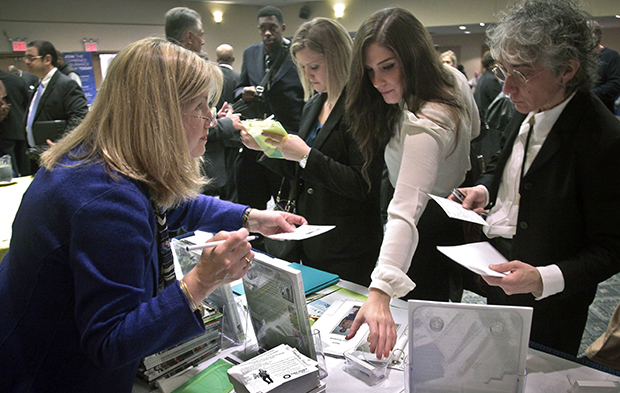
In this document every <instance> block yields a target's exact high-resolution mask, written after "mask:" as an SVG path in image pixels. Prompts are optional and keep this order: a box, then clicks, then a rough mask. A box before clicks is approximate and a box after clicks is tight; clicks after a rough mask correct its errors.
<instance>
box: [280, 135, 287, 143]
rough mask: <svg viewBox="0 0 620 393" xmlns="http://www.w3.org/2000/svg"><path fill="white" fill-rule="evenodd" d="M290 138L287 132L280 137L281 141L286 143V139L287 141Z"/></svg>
mask: <svg viewBox="0 0 620 393" xmlns="http://www.w3.org/2000/svg"><path fill="white" fill-rule="evenodd" d="M288 138H289V135H288V134H286V135H284V136H283V137H282V139H280V143H284V141H286V140H287V139H288Z"/></svg>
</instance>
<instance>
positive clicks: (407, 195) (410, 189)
mask: <svg viewBox="0 0 620 393" xmlns="http://www.w3.org/2000/svg"><path fill="white" fill-rule="evenodd" d="M446 68H447V69H449V70H450V71H452V73H453V74H454V76H455V77H456V79H457V85H458V87H460V92H461V97H460V100H461V105H462V106H463V109H462V110H460V111H458V112H455V111H454V110H453V109H452V107H450V106H448V105H444V104H438V103H431V102H429V103H426V104H425V105H424V106H423V107H422V108H421V110H420V115H419V116H416V115H415V114H414V113H411V112H409V111H408V110H407V108H406V107H405V109H404V111H403V120H402V122H401V124H400V127H399V129H398V131H397V133H396V135H394V136H393V137H392V139H390V141H389V142H388V145H387V147H386V149H385V161H386V164H387V167H388V171H389V176H390V182H391V183H392V185H393V186H394V188H395V190H394V196H393V198H392V201H391V202H390V205H389V207H388V221H387V225H386V230H385V236H384V238H383V244H382V245H381V252H380V254H379V260H378V262H377V266H376V267H375V270H374V271H373V273H372V276H371V278H372V283H371V285H370V288H377V289H380V290H381V291H383V292H385V293H387V294H388V295H390V297H392V298H396V297H402V296H404V295H406V294H407V293H409V292H410V291H411V290H413V289H414V288H415V283H414V282H413V281H411V279H410V278H409V277H408V276H407V271H408V270H409V266H410V265H411V259H412V258H413V254H414V252H415V249H416V247H417V245H418V230H417V228H416V224H417V222H418V220H419V219H420V216H421V215H422V213H423V212H424V209H425V208H426V204H427V202H428V199H429V197H428V194H429V193H431V194H435V195H439V196H448V195H449V194H450V192H451V191H452V189H453V188H455V187H458V186H459V185H460V184H461V183H462V182H463V180H464V179H465V174H466V172H467V171H468V170H469V169H470V168H471V165H470V162H469V146H470V142H471V140H472V139H474V138H475V137H477V136H478V134H479V133H480V118H479V115H478V108H477V107H476V103H475V102H474V98H473V94H472V93H471V89H470V87H469V84H468V83H467V81H466V80H465V77H464V76H463V74H462V73H461V72H460V71H458V70H456V69H454V68H452V67H449V66H446ZM457 121H458V123H456V122H457ZM457 129H458V132H457Z"/></svg>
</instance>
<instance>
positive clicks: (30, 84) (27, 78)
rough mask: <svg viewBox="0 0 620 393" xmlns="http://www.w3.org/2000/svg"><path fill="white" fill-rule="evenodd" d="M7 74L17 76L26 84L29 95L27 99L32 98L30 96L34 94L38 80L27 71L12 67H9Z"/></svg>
mask: <svg viewBox="0 0 620 393" xmlns="http://www.w3.org/2000/svg"><path fill="white" fill-rule="evenodd" d="M9 72H10V73H12V74H15V75H17V76H19V77H20V78H22V80H23V81H24V82H26V87H27V88H28V94H30V95H29V97H32V94H33V93H34V89H36V88H37V85H38V84H39V78H37V77H36V76H34V75H33V74H31V73H30V72H28V71H22V70H20V69H19V68H17V67H15V66H14V65H10V66H9Z"/></svg>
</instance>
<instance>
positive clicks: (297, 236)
mask: <svg viewBox="0 0 620 393" xmlns="http://www.w3.org/2000/svg"><path fill="white" fill-rule="evenodd" d="M334 228H336V226H335V225H301V226H298V227H297V229H295V230H294V231H293V232H286V233H278V234H276V235H271V236H267V237H268V238H270V239H274V240H304V239H308V238H310V237H313V236H317V235H320V234H322V233H325V232H327V231H331V230H332V229H334Z"/></svg>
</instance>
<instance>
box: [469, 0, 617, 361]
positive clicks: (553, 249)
mask: <svg viewBox="0 0 620 393" xmlns="http://www.w3.org/2000/svg"><path fill="white" fill-rule="evenodd" d="M589 20H590V17H589V15H588V14H587V13H586V12H585V11H583V10H582V9H581V8H580V7H579V6H578V4H577V3H576V2H574V1H570V0H554V1H548V0H529V1H525V2H523V3H520V4H518V5H516V6H514V8H512V10H510V11H509V12H508V13H507V14H506V15H505V16H504V17H503V18H502V19H501V21H500V22H499V23H498V24H497V25H496V26H495V27H493V28H491V29H490V30H489V31H488V32H487V36H488V45H489V47H490V50H491V53H492V55H493V57H494V58H495V59H497V61H498V62H497V64H496V66H495V68H494V69H493V72H494V73H495V75H496V76H497V77H498V78H499V79H501V80H503V81H504V86H503V91H504V93H506V94H507V95H509V96H510V99H511V100H512V102H513V103H514V104H515V106H516V109H517V111H518V112H520V113H518V114H516V115H515V116H514V117H513V119H512V121H511V123H510V124H508V126H507V129H506V131H505V135H507V140H506V143H505V146H504V149H503V150H502V151H501V152H500V153H499V154H498V155H496V156H495V157H494V158H493V159H491V162H490V163H489V165H488V169H487V172H485V173H484V174H483V175H482V176H481V178H480V179H479V180H478V185H477V186H476V187H473V188H465V189H461V191H462V192H463V193H464V194H465V195H466V198H465V200H464V201H463V207H465V208H469V209H474V210H476V211H482V210H483V209H485V208H487V209H489V212H488V218H487V223H488V224H489V225H488V226H485V227H484V228H483V232H484V235H486V238H487V240H489V241H490V242H491V244H493V245H494V246H495V247H496V248H497V249H498V250H499V251H500V252H501V253H502V254H504V256H505V257H506V258H507V259H508V261H510V262H507V263H500V264H497V265H491V266H490V268H491V269H492V270H495V271H497V272H501V273H506V275H505V276H503V277H490V276H483V278H484V280H485V281H486V283H487V284H488V285H489V287H488V288H486V290H487V302H488V303H489V304H508V305H519V306H530V307H533V309H534V316H533V321H532V330H531V335H530V339H531V340H532V341H534V342H537V343H539V344H543V345H545V346H548V347H552V348H554V349H557V350H560V351H563V352H566V353H569V354H572V355H577V352H578V350H579V345H580V342H581V336H582V334H583V329H584V327H585V324H586V320H587V317H588V307H589V305H590V303H591V302H592V300H593V299H594V295H595V293H596V287H597V285H598V283H599V282H601V281H603V280H605V279H607V278H608V277H610V276H612V275H613V274H615V273H617V272H618V271H620V227H619V226H618V220H620V209H618V208H617V202H618V200H620V123H618V120H617V119H615V117H614V116H613V115H612V114H611V113H609V111H608V110H607V109H606V108H605V106H604V105H603V104H602V103H601V101H600V100H599V99H598V98H597V97H596V96H594V95H593V93H592V92H591V91H590V89H591V87H592V81H593V78H594V75H595V71H596V52H595V51H594V49H595V42H594V39H593V37H592V33H591V29H590V27H589V24H588V21H589Z"/></svg>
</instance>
